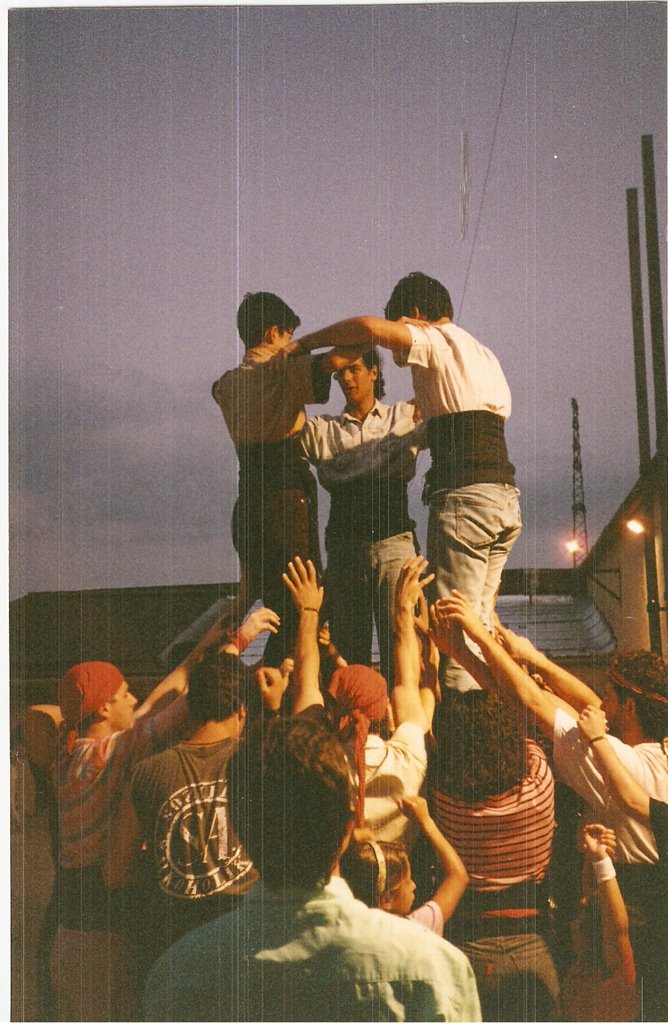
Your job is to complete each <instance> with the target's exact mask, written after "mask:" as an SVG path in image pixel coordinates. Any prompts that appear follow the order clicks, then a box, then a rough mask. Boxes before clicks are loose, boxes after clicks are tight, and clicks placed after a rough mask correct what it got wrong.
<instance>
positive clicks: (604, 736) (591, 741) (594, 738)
mask: <svg viewBox="0 0 668 1024" xmlns="http://www.w3.org/2000/svg"><path fill="white" fill-rule="evenodd" d="M604 739H606V735H605V733H603V735H602V736H592V738H591V739H590V740H589V746H590V747H591V746H593V744H594V743H598V741H599V740H604Z"/></svg>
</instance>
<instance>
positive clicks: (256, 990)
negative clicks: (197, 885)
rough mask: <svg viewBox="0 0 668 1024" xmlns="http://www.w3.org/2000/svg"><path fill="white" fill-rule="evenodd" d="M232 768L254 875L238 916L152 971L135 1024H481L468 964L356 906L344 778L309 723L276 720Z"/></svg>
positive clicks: (330, 746)
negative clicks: (344, 861)
mask: <svg viewBox="0 0 668 1024" xmlns="http://www.w3.org/2000/svg"><path fill="white" fill-rule="evenodd" d="M242 750H243V748H240V749H239V752H238V753H237V755H236V756H235V757H234V758H233V759H232V761H231V762H230V770H229V791H230V798H231V805H230V806H231V812H232V819H233V822H234V826H235V829H236V831H237V834H238V835H239V837H240V838H241V839H242V841H243V842H244V845H245V847H246V849H247V850H248V852H249V854H250V856H251V857H252V859H253V863H254V864H255V865H256V867H257V868H258V870H259V871H260V874H261V878H262V880H261V882H260V884H258V885H257V886H256V887H255V888H254V889H253V891H252V892H251V893H249V895H248V896H247V897H246V900H245V901H244V904H243V907H242V908H241V909H240V910H238V911H236V912H235V913H233V914H228V915H226V916H225V917H223V918H218V919H217V920H215V921H211V922H210V923H209V924H206V925H204V926H203V927H202V928H199V929H197V930H196V931H194V932H190V933H189V934H188V935H186V936H184V937H183V938H182V939H181V940H180V941H179V942H178V943H177V944H176V945H175V946H173V947H172V948H171V949H169V950H167V952H166V953H164V954H163V955H162V957H161V958H160V959H159V960H158V962H157V964H156V965H155V967H154V968H153V971H152V972H151V974H150V976H149V980H148V984H147V987H146V993H145V996H144V1011H145V1019H146V1020H167V1021H179V1020H197V1021H199V1020H214V1021H222V1020H261V1021H268V1020H276V1021H286V1020H308V1021H317V1020H326V1021H335V1020H340V1021H355V1020H414V1021H422V1020H425V1021H426V1020H430V1021H433V1020H445V1021H478V1020H480V1004H479V1001H478V994H477V990H476V986H475V980H474V978H473V972H472V970H471V967H470V965H469V962H468V960H467V959H466V957H465V956H464V954H463V953H461V952H460V951H459V950H458V949H456V948H455V947H454V946H452V945H450V943H448V942H446V941H445V940H444V939H441V938H440V937H439V936H437V935H435V934H434V933H433V932H430V931H428V930H427V929H426V928H421V927H420V926H419V925H416V924H414V923H413V922H412V921H407V920H405V919H404V918H401V917H396V916H395V915H390V914H385V913H384V912H383V911H382V910H371V909H370V908H369V907H366V906H365V905H364V904H363V903H360V902H359V901H358V900H356V899H355V898H354V897H353V894H352V892H351V891H350V889H349V887H348V885H347V884H346V882H345V881H344V880H343V879H342V878H341V875H340V871H339V860H340V858H341V855H342V854H343V852H344V850H345V848H346V846H347V845H348V842H349V840H350V834H351V831H352V826H353V820H354V813H355V812H354V803H353V793H352V783H351V778H350V767H349V764H348V761H347V758H346V755H345V752H344V749H343V747H342V746H341V744H340V742H339V740H338V739H337V738H336V737H335V736H333V735H332V734H331V733H330V732H329V731H328V730H326V729H325V728H323V727H322V726H321V725H318V724H317V723H315V722H312V721H306V720H303V719H301V720H296V719H291V720H280V719H279V720H275V721H272V722H271V723H270V724H269V726H268V727H266V728H265V730H264V737H263V740H262V741H261V740H260V737H259V731H258V733H256V735H255V737H253V738H252V739H251V741H250V742H249V745H248V747H247V748H246V751H245V752H244V755H243V756H242Z"/></svg>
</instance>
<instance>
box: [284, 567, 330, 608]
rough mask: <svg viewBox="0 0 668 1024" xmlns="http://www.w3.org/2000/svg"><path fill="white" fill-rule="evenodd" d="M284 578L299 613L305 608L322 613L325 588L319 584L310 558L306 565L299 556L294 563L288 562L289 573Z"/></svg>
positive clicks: (285, 573)
mask: <svg viewBox="0 0 668 1024" xmlns="http://www.w3.org/2000/svg"><path fill="white" fill-rule="evenodd" d="M282 576H283V582H284V583H285V585H286V587H287V588H288V590H289V591H290V593H291V594H292V600H293V601H294V605H295V608H296V609H297V610H298V611H303V610H304V609H305V608H311V609H313V610H314V611H317V612H319V611H320V609H321V607H322V599H323V588H322V586H321V585H320V584H319V583H318V574H317V572H316V569H315V566H314V564H313V562H312V561H311V559H310V558H309V559H308V561H307V562H306V565H304V563H303V562H302V560H301V558H300V557H299V555H297V556H296V558H295V560H294V561H293V562H288V571H287V572H284V573H283V574H282Z"/></svg>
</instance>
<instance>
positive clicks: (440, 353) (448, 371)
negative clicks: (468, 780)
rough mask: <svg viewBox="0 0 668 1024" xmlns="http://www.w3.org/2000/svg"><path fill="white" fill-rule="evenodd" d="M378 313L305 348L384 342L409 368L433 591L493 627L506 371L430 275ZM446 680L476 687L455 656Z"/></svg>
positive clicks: (398, 289)
mask: <svg viewBox="0 0 668 1024" xmlns="http://www.w3.org/2000/svg"><path fill="white" fill-rule="evenodd" d="M385 314H386V316H387V318H388V319H387V320H381V319H378V318H376V317H356V318H354V319H352V320H342V321H340V322H339V323H337V324H333V325H332V326H330V327H325V328H324V329H323V330H321V331H316V332H315V333H314V334H309V335H306V336H305V337H303V338H302V339H301V346H302V349H304V350H306V351H311V350H313V349H317V348H320V347H322V346H325V345H327V346H329V345H336V346H345V345H352V346H366V347H370V346H371V345H381V346H382V347H383V348H389V349H391V351H392V353H393V356H394V361H395V362H396V363H397V364H398V365H400V366H410V368H411V373H412V376H413V389H414V391H415V398H416V401H417V405H418V408H419V410H420V412H421V414H422V417H423V419H424V420H425V421H426V424H427V426H426V430H427V444H428V445H429V449H430V451H431V458H432V464H431V469H430V470H429V472H428V473H427V477H426V481H425V483H426V488H425V490H426V500H427V501H428V503H429V527H428V538H427V558H428V560H429V564H430V565H431V566H432V568H433V569H434V571H435V573H436V589H437V592H438V596H439V597H441V598H444V597H448V596H449V595H450V593H451V592H452V590H453V588H456V589H457V590H459V591H460V592H461V593H463V594H464V595H465V596H466V597H467V598H468V599H469V601H471V603H472V604H473V606H474V608H475V610H476V612H478V614H480V616H481V617H482V620H483V622H484V623H485V625H486V626H487V628H488V629H489V630H491V629H492V613H493V602H494V595H495V593H496V591H497V589H498V586H499V583H500V580H501V573H502V571H503V567H504V565H505V563H506V560H507V558H508V555H509V553H510V550H511V548H512V546H513V544H514V543H515V541H516V540H517V538H518V537H519V534H520V531H521V528H522V523H521V517H520V507H519V500H518V499H519V491H518V490H517V488H516V486H515V469H514V466H513V465H512V463H511V462H510V460H509V458H508V451H507V448H506V441H505V421H506V420H507V419H508V417H509V416H510V409H511V400H510V390H509V388H508V384H507V382H506V378H505V376H504V374H503V371H502V369H501V367H500V365H499V362H498V360H497V358H496V356H494V355H493V353H492V352H490V350H489V349H487V348H485V347H484V346H483V345H481V344H480V342H478V341H476V339H475V338H474V337H472V336H471V335H470V334H468V333H467V332H466V331H464V330H462V328H461V327H458V326H457V325H456V324H454V323H453V322H452V317H453V309H452V302H451V300H450V295H449V294H448V291H447V289H446V288H445V287H444V286H443V285H442V284H441V283H440V282H439V281H436V280H435V279H434V278H432V277H428V276H427V275H426V274H422V273H420V272H419V271H414V272H413V273H411V274H408V275H407V276H406V277H404V278H402V279H401V280H400V281H399V282H398V284H397V285H396V286H395V288H394V290H393V292H392V295H391V296H390V300H389V302H388V304H387V306H386V307H385ZM444 681H445V683H446V685H448V686H451V687H453V688H455V689H457V690H468V689H474V688H475V687H476V685H477V684H476V683H475V682H474V680H473V679H472V677H471V676H470V675H469V674H468V673H467V672H465V671H464V669H463V668H462V667H461V666H460V665H458V664H457V663H456V662H455V661H454V660H453V659H448V660H447V668H446V671H445V678H444Z"/></svg>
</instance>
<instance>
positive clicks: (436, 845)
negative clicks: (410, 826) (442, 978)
mask: <svg viewBox="0 0 668 1024" xmlns="http://www.w3.org/2000/svg"><path fill="white" fill-rule="evenodd" d="M401 809H402V811H403V812H404V814H405V815H406V817H407V818H412V819H413V820H414V821H416V822H417V823H418V825H419V826H420V828H421V829H422V831H423V832H424V834H425V836H426V837H427V839H428V840H429V842H430V843H431V845H432V847H433V849H434V851H435V853H436V856H437V857H438V859H439V863H440V865H441V869H442V871H443V881H442V882H441V884H440V885H439V887H438V889H437V890H436V892H435V893H434V895H433V896H432V899H433V901H434V903H437V904H438V906H439V908H440V911H441V913H442V914H443V921H444V922H445V921H449V920H450V918H451V917H452V915H453V914H454V912H455V910H456V909H457V904H458V903H459V901H460V899H461V898H462V894H463V893H464V890H465V889H466V887H467V885H468V884H469V875H468V871H467V870H466V868H465V867H464V862H463V861H462V859H461V857H460V856H459V854H458V853H457V851H456V850H455V849H454V847H453V846H451V845H450V843H449V842H448V840H447V839H446V838H445V836H444V835H443V833H442V832H441V831H440V829H439V828H438V826H437V824H436V822H435V821H434V820H433V818H432V817H431V815H430V814H429V807H428V806H427V801H426V800H425V799H424V797H421V796H404V797H402V799H401Z"/></svg>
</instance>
